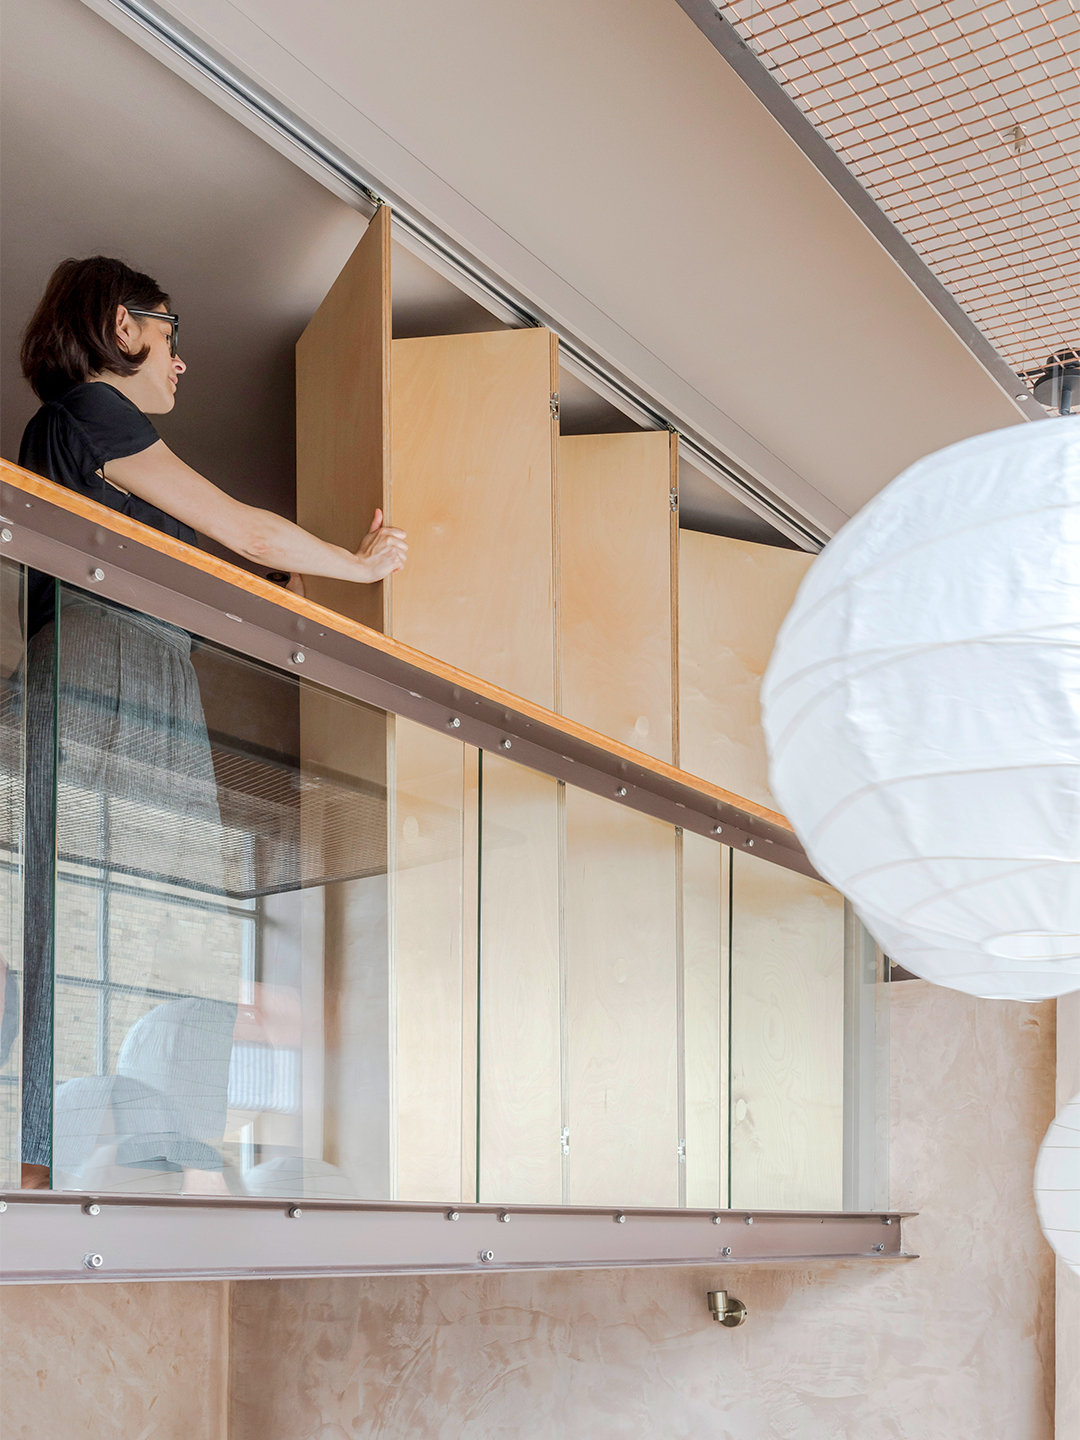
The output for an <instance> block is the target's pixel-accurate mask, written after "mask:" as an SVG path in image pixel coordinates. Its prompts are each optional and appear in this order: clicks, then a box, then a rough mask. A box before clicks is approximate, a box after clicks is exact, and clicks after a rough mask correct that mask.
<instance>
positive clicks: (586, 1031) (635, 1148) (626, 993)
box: [564, 786, 681, 1206]
mask: <svg viewBox="0 0 1080 1440" xmlns="http://www.w3.org/2000/svg"><path fill="white" fill-rule="evenodd" d="M676 842H677V836H676V834H675V830H674V828H673V827H672V826H670V825H664V824H662V823H661V822H660V821H658V820H653V819H651V818H650V817H649V816H647V815H640V814H637V813H635V812H634V811H632V810H627V809H625V808H624V807H622V806H620V805H618V804H616V803H615V802H614V801H611V800H604V799H600V798H598V797H597V796H595V795H590V794H586V793H585V792H584V791H581V790H575V789H573V788H571V787H570V786H567V788H566V867H565V901H564V913H565V926H566V932H565V945H566V1027H567V1097H566V1105H567V1124H568V1126H569V1129H570V1137H569V1139H570V1154H569V1165H568V1171H569V1177H568V1186H567V1199H568V1201H569V1203H570V1204H573V1205H641V1206H653V1205H659V1206H668V1205H678V1204H679V1190H680V1165H679V1142H680V1139H681V1137H680V1135H679V1129H678V1122H679V1091H678V1008H679V996H678V955H677V923H676V919H677V902H676V853H677V843H676Z"/></svg>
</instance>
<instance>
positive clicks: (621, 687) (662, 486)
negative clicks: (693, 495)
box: [557, 430, 677, 762]
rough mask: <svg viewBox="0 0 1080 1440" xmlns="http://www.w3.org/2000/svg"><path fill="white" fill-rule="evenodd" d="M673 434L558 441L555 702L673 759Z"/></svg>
mask: <svg viewBox="0 0 1080 1440" xmlns="http://www.w3.org/2000/svg"><path fill="white" fill-rule="evenodd" d="M675 441H676V437H675V436H673V435H671V434H669V433H668V432H667V431H666V430H650V431H645V432H642V433H630V434H616V435H564V436H563V437H562V438H561V439H560V441H559V484H558V504H557V516H558V534H559V564H558V570H559V590H558V606H559V666H560V678H561V684H560V703H559V705H558V708H559V709H560V710H561V711H562V713H563V714H564V715H569V716H571V717H573V719H575V720H579V721H581V722H582V723H583V724H587V725H589V726H590V727H591V728H593V729H595V730H598V731H601V732H602V733H603V734H605V735H611V736H612V737H613V738H615V739H617V740H621V741H623V742H624V743H626V744H630V745H633V746H634V747H635V749H638V750H642V751H644V752H645V753H646V754H647V755H653V756H655V757H656V758H657V759H660V760H666V761H670V762H674V760H675V732H676V726H675V704H676V700H675V695H674V694H673V690H674V683H673V682H674V665H675V652H676V642H675V606H674V604H673V585H674V581H675V570H674V564H675V559H676V557H675V555H674V554H673V547H672V539H671V533H672V522H673V519H674V520H675V521H676V523H677V516H676V515H675V512H674V510H673V508H672V504H671V488H672V474H671V472H672V454H673V451H674V448H675Z"/></svg>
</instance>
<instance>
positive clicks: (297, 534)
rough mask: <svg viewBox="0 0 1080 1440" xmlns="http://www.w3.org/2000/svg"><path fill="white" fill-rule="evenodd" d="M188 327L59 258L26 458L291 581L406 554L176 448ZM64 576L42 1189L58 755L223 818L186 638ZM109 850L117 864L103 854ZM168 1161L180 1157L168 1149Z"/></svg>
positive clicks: (48, 298) (30, 808)
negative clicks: (230, 480) (311, 520)
mask: <svg viewBox="0 0 1080 1440" xmlns="http://www.w3.org/2000/svg"><path fill="white" fill-rule="evenodd" d="M178 328H179V320H178V317H177V316H176V315H175V314H172V313H171V310H170V302H169V297H168V295H166V294H165V292H164V291H163V290H162V289H161V288H160V286H159V285H158V284H157V283H156V282H155V281H154V280H152V279H151V278H150V277H149V276H148V275H143V274H140V273H138V272H137V271H135V270H132V269H130V268H129V267H128V266H127V265H125V264H124V263H123V262H122V261H120V260H113V259H108V258H106V257H105V256H100V255H99V256H94V257H92V258H91V259H87V260H65V261H64V262H63V263H62V264H61V265H59V266H58V267H57V269H56V270H55V272H54V273H53V275H52V278H51V279H50V280H49V283H48V285H47V287H46V289H45V294H44V295H43V297H42V300H41V303H40V304H39V305H38V308H37V310H36V311H35V313H34V316H33V318H32V319H31V321H30V324H29V325H28V327H27V330H26V334H25V337H24V339H23V345H22V355H21V359H22V369H23V374H24V375H25V377H26V379H27V380H28V381H29V382H30V385H31V386H32V388H33V390H34V392H35V394H36V395H37V396H38V398H39V399H40V400H41V402H42V405H41V409H40V410H38V412H37V414H36V415H35V416H34V417H33V419H32V420H31V421H30V423H29V425H28V426H27V427H26V432H25V434H24V436H23V443H22V448H21V450H20V454H19V463H20V464H21V465H23V466H24V467H25V468H26V469H28V470H32V471H34V472H36V473H37V474H39V475H44V476H46V477H47V478H48V479H50V480H54V481H56V482H57V483H58V484H61V485H65V486H67V487H68V488H69V489H72V490H75V491H78V492H79V493H80V494H82V495H86V496H88V497H89V498H91V499H93V500H97V501H99V502H100V503H101V504H103V505H107V506H109V508H110V509H113V510H118V511H120V512H121V513H122V514H125V515H129V516H130V517H131V518H132V519H135V520H140V521H142V522H143V524H146V525H151V526H153V528H154V529H156V530H161V531H162V532H164V533H165V534H167V535H172V536H174V537H175V538H176V539H179V540H184V541H187V542H188V543H189V544H196V543H197V536H196V532H197V531H198V532H201V533H202V534H204V535H208V536H210V537H211V538H212V539H214V540H217V541H219V542H220V543H221V544H224V545H226V546H228V547H229V549H231V550H233V551H235V552H236V553H237V554H238V555H242V556H243V557H244V558H245V559H247V560H252V561H255V562H257V563H258V564H259V565H262V566H266V567H269V568H271V569H273V570H284V571H288V572H290V579H289V588H290V589H292V590H294V591H296V592H298V593H300V594H303V582H302V580H301V579H300V576H301V575H303V574H308V575H324V576H329V577H332V578H335V579H342V580H355V581H356V582H357V583H358V584H371V583H373V582H374V581H376V580H382V579H384V578H385V577H386V576H388V575H392V574H394V573H395V572H396V571H398V570H400V569H401V567H402V566H403V565H404V563H405V557H406V552H407V549H408V547H407V545H406V543H405V536H404V533H403V532H402V531H400V530H395V529H393V528H391V527H390V526H386V525H384V524H383V517H382V512H381V511H379V510H376V512H375V516H374V518H373V520H372V522H371V526H370V529H369V530H368V533H367V535H366V536H365V537H364V540H363V542H362V543H361V545H360V548H359V549H358V550H357V551H355V552H352V551H349V550H347V549H344V548H342V547H341V546H338V545H332V544H329V543H327V542H326V541H323V540H318V539H316V538H315V536H314V535H310V534H308V533H307V531H305V530H302V529H301V528H300V527H299V526H298V525H294V524H292V523H291V522H290V521H288V520H285V519H283V518H282V517H281V516H280V515H275V514H274V513H273V512H272V511H269V510H261V509H258V508H257V507H255V506H251V505H243V504H241V503H240V502H239V501H237V500H234V499H232V498H231V497H230V496H229V495H226V494H225V492H224V491H222V490H219V489H218V487H217V486H216V485H214V484H212V483H211V482H210V481H209V480H207V479H206V478H205V477H204V476H202V475H200V474H199V473H198V472H197V471H195V470H193V469H191V467H190V466H188V465H185V463H184V462H183V460H181V459H180V458H179V456H177V455H174V454H173V452H172V451H171V450H170V449H169V447H168V446H167V445H166V444H165V442H164V441H163V440H161V439H160V438H159V437H158V434H157V432H156V430H155V429H154V427H153V424H152V423H151V421H150V420H149V419H148V416H150V415H164V414H167V413H168V412H169V411H170V410H172V408H173V406H174V405H175V403H176V390H177V385H178V383H179V380H180V376H181V375H183V374H184V371H185V369H186V366H185V365H184V362H183V361H182V360H181V359H180V357H179V355H178V354H177V345H176V339H177V331H178ZM57 592H58V587H57V585H56V583H55V582H54V581H53V580H52V579H51V577H49V576H47V575H42V574H41V573H40V572H33V571H32V572H31V573H30V576H29V579H28V585H27V607H26V622H27V638H28V642H29V644H28V649H27V666H26V692H27V693H26V707H27V799H26V811H27V819H26V861H25V863H26V901H25V940H24V949H25V981H24V1002H23V1013H24V1032H23V1033H24V1058H23V1184H24V1185H26V1186H29V1187H34V1186H39V1185H47V1184H48V1174H49V1169H48V1167H49V1164H50V1161H51V1150H52V1143H51V1128H52V1103H53V1096H52V1044H51V1032H52V989H53V987H52V969H53V966H52V943H53V942H52V935H53V879H52V877H53V872H54V865H55V858H56V857H55V843H56V842H55V838H54V837H55V835H56V814H55V803H54V800H53V793H54V776H53V756H54V754H57V753H59V756H60V763H61V767H62V769H63V773H64V774H65V776H66V778H67V780H68V782H69V783H71V784H74V785H76V786H77V787H79V788H80V789H82V790H83V791H84V792H89V793H91V794H95V795H101V796H106V797H110V798H114V797H120V798H121V799H124V800H126V801H127V802H129V803H135V804H141V805H143V806H144V807H147V808H153V807H158V806H165V807H167V809H168V812H169V816H170V827H171V828H176V830H177V833H178V834H180V833H182V831H183V822H184V821H194V822H196V823H198V822H202V823H206V822H210V823H216V822H217V801H216V791H215V785H214V776H213V768H212V765H211V762H210V748H209V741H208V739H207V735H206V722H205V719H204V717H203V714H202V705H201V701H200V697H199V689H198V682H197V679H196V677H195V672H194V670H193V669H192V666H191V660H190V646H191V641H190V637H189V636H187V635H186V634H185V633H184V632H183V631H180V630H177V629H176V627H175V626H171V625H167V624H165V623H164V622H162V621H157V620H154V619H151V618H150V617H147V616H143V615H138V614H136V613H135V612H133V611H130V610H126V609H124V608H123V607H119V606H106V605H104V604H103V603H102V602H100V601H95V600H92V599H90V598H89V597H83V596H80V595H77V594H67V593H66V592H65V596H64V599H63V601H62V611H63V613H62V615H60V616H59V620H60V623H59V624H57V620H58V616H57V600H56V596H57ZM57 684H58V690H57V689H56V688H55V687H56V686H57ZM57 694H58V695H59V704H58V705H57V704H56V703H55V697H56V695H57ZM57 717H59V718H58V719H57ZM57 727H58V731H57ZM98 858H99V859H100V861H101V863H102V864H103V865H107V863H108V859H109V856H108V854H107V853H104V854H102V855H101V856H100V857H98ZM177 873H182V870H178V872H177ZM187 1138H188V1139H191V1138H192V1137H190V1136H189V1137H187ZM194 1138H202V1139H205V1138H207V1137H194ZM209 1138H211V1139H212V1138H213V1137H209ZM188 1149H190V1147H188ZM162 1163H164V1164H171V1163H172V1162H171V1161H170V1160H169V1157H168V1156H167V1155H166V1156H165V1157H164V1160H163V1161H162ZM179 1163H180V1167H181V1168H184V1169H185V1173H186V1172H187V1169H188V1167H187V1166H184V1165H183V1163H182V1162H179ZM209 1168H210V1169H211V1170H213V1169H214V1168H215V1167H214V1166H213V1165H211V1166H210V1167H209ZM186 1178H188V1177H187V1174H186ZM186 1188H198V1187H197V1186H187V1187H186Z"/></svg>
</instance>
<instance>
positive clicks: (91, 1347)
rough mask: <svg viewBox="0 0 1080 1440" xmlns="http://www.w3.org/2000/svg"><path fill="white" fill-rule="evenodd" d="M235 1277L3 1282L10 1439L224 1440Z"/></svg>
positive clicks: (5, 1431)
mask: <svg viewBox="0 0 1080 1440" xmlns="http://www.w3.org/2000/svg"><path fill="white" fill-rule="evenodd" d="M227 1295H228V1285H227V1283H226V1282H223V1281H206V1282H203V1281H199V1282H189V1283H179V1282H171V1281H170V1282H168V1283H160V1284H135V1285H97V1284H93V1285H11V1286H7V1287H5V1288H4V1289H3V1290H2V1291H0V1350H2V1354H3V1389H2V1392H0V1436H2V1437H3V1440H226V1434H227V1431H226V1393H225V1380H226V1371H227V1366H228V1333H227V1326H228V1300H227Z"/></svg>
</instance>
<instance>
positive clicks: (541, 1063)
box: [478, 754, 564, 1205]
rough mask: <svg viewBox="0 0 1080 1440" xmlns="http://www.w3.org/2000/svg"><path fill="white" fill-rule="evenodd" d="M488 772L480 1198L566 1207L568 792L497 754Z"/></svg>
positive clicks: (486, 762) (487, 763) (488, 758)
mask: <svg viewBox="0 0 1080 1440" xmlns="http://www.w3.org/2000/svg"><path fill="white" fill-rule="evenodd" d="M482 766H483V786H482V794H483V825H482V831H481V836H482V839H481V852H480V854H481V884H482V891H481V894H482V904H481V951H480V955H481V968H480V976H481V981H480V1040H481V1043H480V1078H481V1086H480V1125H479V1135H480V1156H481V1164H480V1189H479V1193H478V1198H479V1199H481V1200H491V1201H498V1202H502V1203H504V1204H527V1203H530V1202H531V1203H532V1204H544V1205H558V1204H560V1203H561V1201H562V1199H563V1173H562V1172H563V1165H562V1143H561V1135H562V1126H563V1123H564V1121H563V1104H562V1024H563V1013H562V1012H563V1005H562V975H561V967H560V947H559V872H560V863H559V861H560V850H561V845H560V832H561V828H562V824H563V803H562V796H563V794H564V789H563V787H562V786H560V785H559V784H558V782H557V781H555V780H552V779H549V778H548V776H546V775H538V774H536V772H535V771H532V770H527V769H525V767H524V766H522V765H515V764H514V763H513V761H511V760H507V759H504V758H503V757H502V756H499V755H487V754H485V755H484V756H482Z"/></svg>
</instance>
